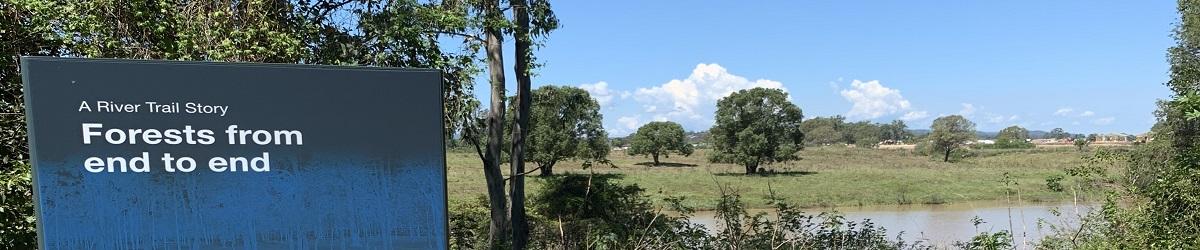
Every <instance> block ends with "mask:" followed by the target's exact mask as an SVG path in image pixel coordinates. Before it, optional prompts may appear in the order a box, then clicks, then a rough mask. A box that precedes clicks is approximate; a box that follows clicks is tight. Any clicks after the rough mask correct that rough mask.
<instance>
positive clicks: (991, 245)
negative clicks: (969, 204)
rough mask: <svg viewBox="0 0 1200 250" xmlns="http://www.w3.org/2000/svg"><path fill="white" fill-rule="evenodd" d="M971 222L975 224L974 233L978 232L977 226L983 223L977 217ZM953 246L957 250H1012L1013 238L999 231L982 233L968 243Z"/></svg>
mask: <svg viewBox="0 0 1200 250" xmlns="http://www.w3.org/2000/svg"><path fill="white" fill-rule="evenodd" d="M971 222H972V223H974V224H975V229H976V231H978V230H979V225H981V224H983V223H984V222H983V220H981V219H979V217H978V216H976V217H975V218H972V219H971ZM954 246H955V247H958V248H959V249H970V250H976V249H978V250H1000V249H1013V236H1012V233H1009V232H1008V231H1007V230H1000V231H999V232H995V233H992V232H987V231H984V232H979V233H978V234H976V235H975V236H972V237H971V240H970V241H966V242H962V241H959V242H955V243H954Z"/></svg>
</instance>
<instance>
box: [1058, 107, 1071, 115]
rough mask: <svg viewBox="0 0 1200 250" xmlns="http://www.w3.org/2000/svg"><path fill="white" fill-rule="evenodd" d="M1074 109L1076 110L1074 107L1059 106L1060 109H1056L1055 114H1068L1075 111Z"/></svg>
mask: <svg viewBox="0 0 1200 250" xmlns="http://www.w3.org/2000/svg"><path fill="white" fill-rule="evenodd" d="M1074 111H1075V109H1072V108H1070V107H1062V108H1058V110H1056V111H1054V115H1056V116H1068V115H1071V112H1074Z"/></svg>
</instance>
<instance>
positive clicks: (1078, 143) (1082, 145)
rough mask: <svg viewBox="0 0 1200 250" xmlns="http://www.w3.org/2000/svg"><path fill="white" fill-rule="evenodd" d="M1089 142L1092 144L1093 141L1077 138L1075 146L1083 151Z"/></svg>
mask: <svg viewBox="0 0 1200 250" xmlns="http://www.w3.org/2000/svg"><path fill="white" fill-rule="evenodd" d="M1088 144H1092V141H1089V140H1084V139H1077V140H1075V147H1077V148H1079V151H1083V149H1084V148H1086V147H1087V146H1088Z"/></svg>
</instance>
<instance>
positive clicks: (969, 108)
mask: <svg viewBox="0 0 1200 250" xmlns="http://www.w3.org/2000/svg"><path fill="white" fill-rule="evenodd" d="M974 113H975V104H970V103H963V104H962V110H959V111H958V114H959V115H962V116H970V115H971V114H974Z"/></svg>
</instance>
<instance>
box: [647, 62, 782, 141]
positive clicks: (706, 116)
mask: <svg viewBox="0 0 1200 250" xmlns="http://www.w3.org/2000/svg"><path fill="white" fill-rule="evenodd" d="M755 87H763V88H774V89H781V90H783V91H785V92H786V91H787V88H785V87H783V83H781V82H778V81H774V80H767V79H758V80H750V79H747V78H745V77H742V76H738V75H734V74H732V73H729V70H727V69H725V68H724V67H721V65H718V64H715V63H714V64H699V65H696V68H694V69H692V73H691V74H690V75H688V77H687V78H684V79H674V80H670V81H668V82H666V83H663V84H661V85H658V86H654V87H649V88H638V89H637V90H635V91H633V98H634V100H636V101H638V102H639V103H641V104H642V105H643V107H645V111H646V113H651V114H653V117H655V120H662V119H667V120H673V121H676V122H679V123H681V124H683V125H684V127H687V128H688V129H703V128H707V127H708V126H709V125H711V124H712V121H711V116H712V113H713V111H715V109H716V102H717V100H720V99H721V98H723V97H726V96H729V94H731V93H733V92H736V91H738V90H743V89H749V88H755ZM650 107H654V108H650Z"/></svg>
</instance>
